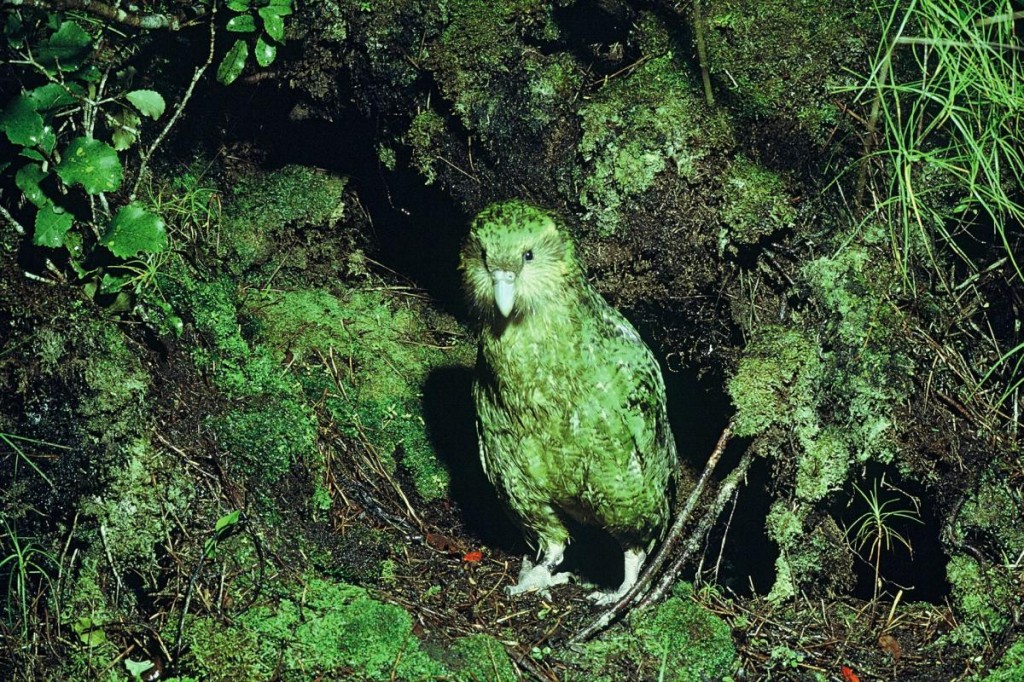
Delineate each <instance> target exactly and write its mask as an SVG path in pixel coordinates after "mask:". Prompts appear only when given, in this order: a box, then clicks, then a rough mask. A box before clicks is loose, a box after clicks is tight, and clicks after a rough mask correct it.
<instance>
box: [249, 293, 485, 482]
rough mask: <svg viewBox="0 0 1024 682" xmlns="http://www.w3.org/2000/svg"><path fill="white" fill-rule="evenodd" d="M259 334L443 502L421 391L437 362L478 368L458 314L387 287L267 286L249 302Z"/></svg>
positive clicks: (337, 419) (441, 475) (315, 395)
mask: <svg viewBox="0 0 1024 682" xmlns="http://www.w3.org/2000/svg"><path fill="white" fill-rule="evenodd" d="M247 311H248V314H249V315H251V320H252V323H253V331H254V340H255V341H256V343H258V344H261V345H265V347H266V348H268V349H270V350H271V351H272V352H273V354H274V357H275V358H276V360H277V362H278V363H284V362H285V357H286V355H287V356H288V357H289V358H290V362H292V363H294V367H295V369H296V370H297V374H298V376H299V377H300V381H301V384H302V387H303V390H304V391H305V393H306V395H307V396H308V398H309V400H310V401H318V400H322V404H323V407H324V408H325V409H326V413H327V414H328V415H329V416H330V418H331V419H332V420H333V422H334V423H335V424H336V425H337V427H338V428H340V429H341V431H342V432H343V433H344V434H346V435H347V436H349V437H350V438H352V439H354V440H357V441H361V442H364V443H366V444H368V445H369V447H370V448H371V449H372V450H373V453H374V454H375V455H376V456H378V457H379V458H380V459H381V460H382V461H383V463H384V464H385V465H386V466H387V467H389V468H390V469H391V470H392V471H394V468H395V466H396V464H398V463H401V464H402V465H403V466H404V467H405V468H406V469H407V470H408V472H409V473H410V475H411V477H412V480H413V482H414V484H415V486H416V491H417V492H418V493H419V494H420V496H421V497H423V498H424V499H425V500H428V501H429V500H436V499H439V498H441V497H443V496H444V495H445V493H446V492H447V490H448V482H449V474H448V471H447V470H446V469H445V468H444V466H443V464H442V463H441V462H440V461H439V460H438V459H437V456H436V454H435V453H434V451H433V449H432V447H431V444H430V441H429V439H428V437H427V433H426V422H425V420H424V417H423V404H422V391H423V386H424V383H425V382H426V380H427V377H428V375H429V373H430V372H431V370H432V369H434V368H436V367H439V366H444V365H446V364H465V365H467V366H468V365H469V364H470V363H471V361H472V357H473V355H472V348H471V344H469V343H468V342H467V341H466V340H465V338H464V336H462V333H461V331H460V329H459V328H458V326H457V325H455V324H454V323H453V322H452V321H451V320H450V319H447V318H444V317H443V316H440V315H437V314H431V313H429V312H428V311H427V310H426V309H425V307H423V306H422V305H420V304H419V303H418V302H417V301H416V300H415V299H410V298H408V297H405V296H402V295H401V293H400V292H398V291H395V292H390V291H389V290H388V289H387V288H386V287H383V288H374V289H358V288H356V289H350V290H346V291H343V292H342V293H340V294H339V295H335V294H331V293H328V292H326V291H322V290H309V291H285V292H268V293H267V294H265V295H264V296H263V297H261V298H259V299H258V300H252V301H250V302H249V303H248V305H247Z"/></svg>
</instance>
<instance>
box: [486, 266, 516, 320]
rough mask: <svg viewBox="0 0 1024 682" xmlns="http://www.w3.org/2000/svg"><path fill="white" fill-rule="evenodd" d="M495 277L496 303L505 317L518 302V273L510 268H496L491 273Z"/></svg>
mask: <svg viewBox="0 0 1024 682" xmlns="http://www.w3.org/2000/svg"><path fill="white" fill-rule="evenodd" d="M491 277H492V278H493V279H494V303H495V305H497V306H498V310H500V311H501V314H502V315H503V316H505V317H508V316H509V314H510V313H511V312H512V305H513V304H514V303H515V302H516V273H514V272H510V271H508V270H495V271H494V272H492V273H491Z"/></svg>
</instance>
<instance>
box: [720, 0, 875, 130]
mask: <svg viewBox="0 0 1024 682" xmlns="http://www.w3.org/2000/svg"><path fill="white" fill-rule="evenodd" d="M704 18H705V31H704V35H705V38H706V42H707V48H708V64H709V67H710V69H711V73H712V76H713V77H714V79H715V83H716V89H717V90H718V91H719V92H722V91H725V92H728V94H729V96H730V98H731V101H732V102H733V103H734V104H735V105H737V106H738V107H739V108H740V110H741V111H742V112H743V113H744V114H745V115H747V116H749V117H751V118H765V117H772V118H776V117H780V116H781V117H784V118H786V119H787V120H790V121H793V122H794V123H795V124H796V125H798V126H799V127H800V128H801V129H802V130H803V131H805V132H806V133H807V134H808V135H809V136H810V137H811V139H813V140H815V141H816V142H818V143H819V144H824V143H825V142H826V141H827V140H828V139H829V137H830V135H831V134H832V131H833V129H834V127H835V125H836V123H837V121H838V120H839V112H838V109H837V107H836V105H835V103H834V102H833V97H832V93H833V92H834V91H835V89H836V88H838V87H839V86H843V85H850V84H852V83H853V81H854V76H853V75H852V73H853V71H854V70H855V69H857V68H863V64H864V63H866V60H867V57H868V53H869V50H873V49H874V47H875V45H877V36H878V32H879V26H878V17H877V15H876V14H875V11H874V10H873V9H872V8H871V6H870V5H864V4H863V3H859V2H856V1H855V0H840V2H838V3H836V2H831V1H829V0H767V1H766V2H757V3H750V2H744V1H743V0H711V1H710V2H708V3H707V5H706V9H705V11H704Z"/></svg>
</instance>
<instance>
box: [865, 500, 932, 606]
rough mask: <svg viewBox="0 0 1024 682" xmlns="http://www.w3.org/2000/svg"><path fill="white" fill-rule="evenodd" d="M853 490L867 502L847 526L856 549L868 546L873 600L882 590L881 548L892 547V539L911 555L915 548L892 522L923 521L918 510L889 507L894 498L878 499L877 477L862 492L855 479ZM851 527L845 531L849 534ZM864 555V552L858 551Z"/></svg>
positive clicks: (893, 502) (894, 501)
mask: <svg viewBox="0 0 1024 682" xmlns="http://www.w3.org/2000/svg"><path fill="white" fill-rule="evenodd" d="M853 488H854V490H856V491H857V493H858V494H859V495H860V497H861V499H863V500H864V501H865V502H866V503H867V505H868V510H867V511H866V512H864V513H863V514H861V515H860V516H858V517H857V519H856V520H855V521H854V522H853V525H852V527H851V529H850V530H852V531H853V540H852V545H853V549H854V551H855V552H857V553H858V554H860V553H861V552H863V551H864V548H865V547H866V546H868V553H867V559H866V561H867V562H868V563H870V564H871V565H872V566H874V569H875V579H874V583H873V585H874V587H873V590H874V592H873V596H872V599H873V600H877V599H878V594H879V591H880V590H881V585H882V583H881V579H880V575H881V570H882V551H883V550H885V551H886V552H889V551H892V548H893V541H894V540H895V541H896V542H897V543H898V544H901V545H903V546H904V547H906V548H907V551H908V552H910V553H911V555H913V553H914V549H913V547H911V545H910V540H908V539H907V538H906V537H905V536H903V535H901V534H900V533H899V532H897V531H896V530H895V529H894V528H893V527H892V522H893V521H896V520H906V521H913V522H914V523H923V521H921V518H920V515H919V512H918V511H917V510H916V509H915V510H911V509H901V508H894V509H893V508H889V507H890V505H895V504H897V503H898V500H897V499H896V498H891V499H888V500H885V501H884V502H882V501H880V500H879V495H878V480H875V482H874V484H873V486H872V489H871V492H868V493H865V492H864V491H863V490H861V488H860V486H858V485H857V484H856V483H854V484H853ZM850 530H848V531H847V536H848V537H849V533H850ZM861 556H862V557H863V555H861Z"/></svg>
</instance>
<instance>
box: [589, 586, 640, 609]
mask: <svg viewBox="0 0 1024 682" xmlns="http://www.w3.org/2000/svg"><path fill="white" fill-rule="evenodd" d="M630 587H632V585H630V586H628V587H626V589H622V588H621V587H620V588H619V589H617V590H615V591H613V592H603V591H601V590H597V591H596V592H591V593H590V594H588V595H587V599H589V600H590V601H592V602H594V604H596V605H597V606H608V605H609V604H614V603H615V602H617V601H619V600H620V599H622V597H623V596H624V595H625V594H626V593H627V592H629V588H630Z"/></svg>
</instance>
